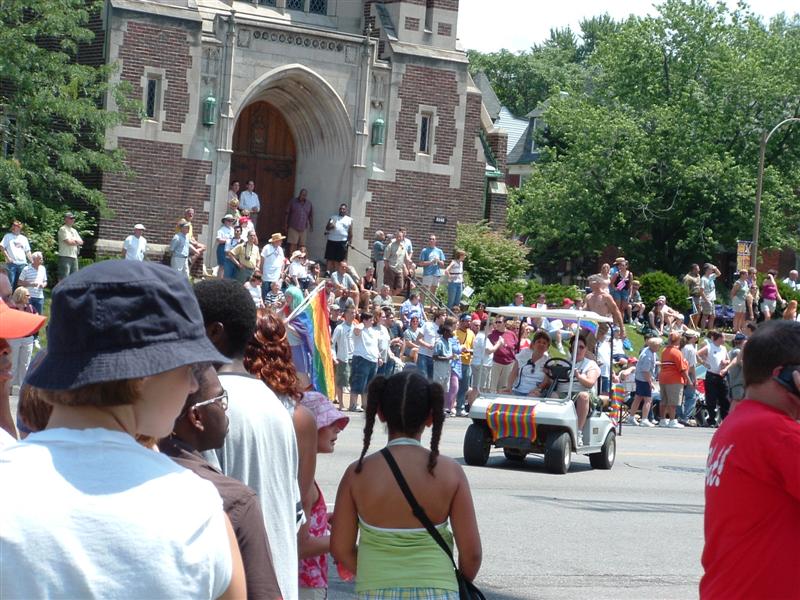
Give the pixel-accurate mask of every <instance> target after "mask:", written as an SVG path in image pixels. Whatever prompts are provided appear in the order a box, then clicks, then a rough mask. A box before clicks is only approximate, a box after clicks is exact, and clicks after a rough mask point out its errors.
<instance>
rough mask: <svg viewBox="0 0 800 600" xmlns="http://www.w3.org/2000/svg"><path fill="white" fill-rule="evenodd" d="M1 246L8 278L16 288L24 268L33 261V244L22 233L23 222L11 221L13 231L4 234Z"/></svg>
mask: <svg viewBox="0 0 800 600" xmlns="http://www.w3.org/2000/svg"><path fill="white" fill-rule="evenodd" d="M1 246H2V250H3V254H4V255H5V259H6V268H7V269H8V279H9V280H10V281H11V287H12V288H14V289H16V288H17V281H18V280H19V275H20V273H22V269H24V268H25V267H26V266H27V265H28V263H29V262H30V261H31V245H30V243H29V242H28V238H27V237H25V236H24V235H23V234H22V223H20V222H19V221H14V222H13V223H11V231H10V232H9V233H7V234H5V235H4V236H3V241H2V244H1Z"/></svg>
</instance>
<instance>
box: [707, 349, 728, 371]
mask: <svg viewBox="0 0 800 600" xmlns="http://www.w3.org/2000/svg"><path fill="white" fill-rule="evenodd" d="M727 357H728V351H727V350H726V349H725V346H717V345H716V344H715V343H714V342H709V343H708V354H706V367H707V368H708V370H709V372H711V373H714V374H716V375H719V372H720V369H722V361H723V360H725V359H726V358H727Z"/></svg>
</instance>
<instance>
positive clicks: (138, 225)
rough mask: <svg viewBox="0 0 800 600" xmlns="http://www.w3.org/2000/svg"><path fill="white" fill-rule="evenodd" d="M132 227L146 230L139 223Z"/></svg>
mask: <svg viewBox="0 0 800 600" xmlns="http://www.w3.org/2000/svg"><path fill="white" fill-rule="evenodd" d="M133 228H134V229H141V230H142V231H146V230H147V227H145V226H144V225H142V224H141V223H137V224H136V225H134V226H133Z"/></svg>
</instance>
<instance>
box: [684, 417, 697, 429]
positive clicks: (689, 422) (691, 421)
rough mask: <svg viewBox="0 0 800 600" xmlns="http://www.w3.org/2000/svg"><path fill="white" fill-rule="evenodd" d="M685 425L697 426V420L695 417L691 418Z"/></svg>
mask: <svg viewBox="0 0 800 600" xmlns="http://www.w3.org/2000/svg"><path fill="white" fill-rule="evenodd" d="M684 425H685V426H686V427H697V421H695V420H694V419H689V420H688V421H686V422H685V423H684Z"/></svg>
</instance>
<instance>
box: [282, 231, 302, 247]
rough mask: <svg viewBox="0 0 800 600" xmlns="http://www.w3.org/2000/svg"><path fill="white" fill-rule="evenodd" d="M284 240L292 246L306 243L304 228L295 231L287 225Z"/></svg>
mask: <svg viewBox="0 0 800 600" xmlns="http://www.w3.org/2000/svg"><path fill="white" fill-rule="evenodd" d="M286 241H287V243H289V244H292V245H293V246H305V245H306V230H305V229H304V230H303V231H297V229H292V228H291V227H289V232H288V233H287V234H286Z"/></svg>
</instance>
